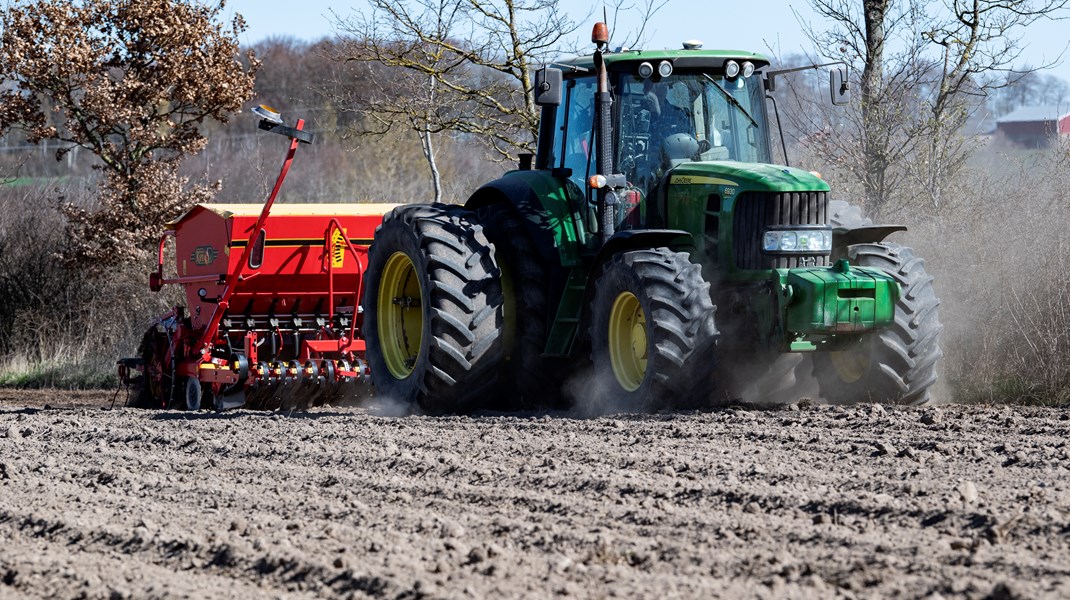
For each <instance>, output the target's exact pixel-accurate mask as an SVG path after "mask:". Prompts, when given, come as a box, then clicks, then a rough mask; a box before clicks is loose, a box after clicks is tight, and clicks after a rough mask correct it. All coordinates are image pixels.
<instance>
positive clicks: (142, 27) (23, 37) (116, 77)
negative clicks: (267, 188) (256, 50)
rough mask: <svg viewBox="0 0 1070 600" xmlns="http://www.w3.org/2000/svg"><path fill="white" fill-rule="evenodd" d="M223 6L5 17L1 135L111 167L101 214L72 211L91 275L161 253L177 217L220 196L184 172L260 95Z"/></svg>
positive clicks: (99, 8)
mask: <svg viewBox="0 0 1070 600" xmlns="http://www.w3.org/2000/svg"><path fill="white" fill-rule="evenodd" d="M223 5H224V3H223V2H219V3H218V4H216V5H214V6H209V5H203V4H200V3H199V2H196V1H184V0H157V1H153V2H129V1H125V0H82V1H76V0H36V1H32V2H22V3H18V4H15V5H11V6H9V7H8V8H7V9H5V10H4V11H3V13H2V21H0V22H2V27H3V34H2V38H0V80H4V81H7V82H9V86H10V87H8V88H5V89H4V91H0V134H2V133H4V132H6V131H8V130H11V129H16V130H21V131H22V132H24V133H25V135H26V137H27V139H28V140H29V141H30V142H31V143H36V142H39V141H41V140H46V139H47V140H58V141H60V142H63V143H64V144H65V146H64V147H63V149H61V150H59V151H58V152H57V159H58V158H61V157H62V156H63V155H64V153H66V152H68V151H69V150H70V149H72V148H75V147H78V148H85V149H86V150H89V151H90V152H92V153H93V154H95V155H96V156H97V157H99V159H100V165H99V168H100V169H102V170H103V171H104V175H105V176H104V180H103V184H102V188H101V193H100V197H99V204H100V207H99V209H97V210H88V209H86V208H85V207H79V206H74V205H72V204H67V205H66V206H65V207H64V211H65V213H66V214H67V217H68V227H69V233H70V236H69V237H70V248H69V251H70V256H71V257H72V258H74V259H77V260H81V261H84V262H85V263H87V264H91V265H105V264H113V263H116V262H122V261H125V260H131V259H134V258H137V257H139V256H142V255H143V254H144V252H146V251H148V250H150V249H151V248H152V247H153V245H154V242H155V239H156V238H157V237H158V235H159V233H160V231H161V230H162V227H163V224H164V223H165V222H166V220H167V219H168V218H171V217H174V216H176V214H177V213H179V212H181V211H182V210H184V209H185V208H187V207H188V206H189V205H190V204H192V203H193V202H194V201H197V200H203V199H206V198H208V197H210V195H211V191H210V189H208V188H206V187H196V188H193V189H189V186H188V182H187V181H186V180H184V179H182V178H180V177H179V176H178V174H177V168H178V165H179V163H180V162H181V160H182V158H183V157H185V156H187V155H191V154H195V153H196V152H198V151H199V150H200V149H201V148H202V147H203V146H204V144H205V139H204V137H203V136H202V135H201V133H200V128H201V127H202V126H203V125H204V124H205V123H206V122H207V121H211V120H215V121H219V122H224V123H225V122H227V121H228V120H229V118H230V116H231V115H232V114H233V113H234V112H236V111H238V110H240V108H241V105H242V103H243V102H244V101H245V100H247V99H248V98H249V97H250V95H251V93H252V88H253V74H254V72H255V69H256V61H255V58H254V57H252V56H251V55H250V56H248V57H247V59H246V61H245V62H244V63H243V62H241V61H239V60H238V59H239V50H238V34H239V33H240V32H241V31H243V30H244V28H245V25H244V21H243V20H242V19H241V17H240V16H236V17H235V18H234V21H233V22H232V23H231V24H230V26H229V27H224V26H223V25H222V24H220V23H219V22H218V18H219V15H220V12H221V10H222V9H223Z"/></svg>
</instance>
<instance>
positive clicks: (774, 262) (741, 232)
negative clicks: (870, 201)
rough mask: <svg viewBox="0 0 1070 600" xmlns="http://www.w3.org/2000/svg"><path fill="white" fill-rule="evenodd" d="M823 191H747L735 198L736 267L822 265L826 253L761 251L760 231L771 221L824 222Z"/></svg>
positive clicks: (826, 219) (826, 218)
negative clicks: (778, 253)
mask: <svg viewBox="0 0 1070 600" xmlns="http://www.w3.org/2000/svg"><path fill="white" fill-rule="evenodd" d="M828 222H829V210H828V193H827V192H783V193H772V192H748V193H746V194H743V195H741V196H740V197H739V199H738V200H736V207H735V218H734V220H733V222H732V253H733V254H734V255H735V257H736V258H735V260H736V268H738V269H790V268H792V267H809V266H817V267H825V266H828V265H829V255H828V254H796V255H792V256H784V255H773V254H766V253H764V252H762V232H763V231H765V229H766V228H767V227H770V226H774V225H828Z"/></svg>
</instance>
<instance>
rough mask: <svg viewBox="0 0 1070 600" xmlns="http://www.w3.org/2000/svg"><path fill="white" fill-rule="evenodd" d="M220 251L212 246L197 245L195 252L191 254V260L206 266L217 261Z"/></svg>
mask: <svg viewBox="0 0 1070 600" xmlns="http://www.w3.org/2000/svg"><path fill="white" fill-rule="evenodd" d="M217 256H219V253H218V252H216V249H215V248H213V247H211V246H197V247H196V248H194V249H193V254H191V255H190V257H189V258H190V260H192V261H193V264H195V265H199V266H202V267H206V266H208V265H210V264H212V263H213V262H215V259H216V257H217Z"/></svg>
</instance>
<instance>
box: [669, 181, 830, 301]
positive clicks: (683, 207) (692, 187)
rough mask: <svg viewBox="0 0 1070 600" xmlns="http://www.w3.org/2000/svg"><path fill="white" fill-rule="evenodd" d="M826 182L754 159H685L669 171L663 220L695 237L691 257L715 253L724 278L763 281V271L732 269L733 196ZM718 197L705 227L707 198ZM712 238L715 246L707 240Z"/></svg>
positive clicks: (819, 186) (812, 188)
mask: <svg viewBox="0 0 1070 600" xmlns="http://www.w3.org/2000/svg"><path fill="white" fill-rule="evenodd" d="M828 191H829V186H828V184H827V183H825V181H824V180H823V179H820V178H819V177H817V176H815V175H814V174H813V173H810V172H808V171H803V170H802V169H796V168H793V167H785V166H781V165H767V164H758V163H739V162H732V161H711V162H695V163H685V164H683V165H680V166H679V167H677V168H675V169H673V170H672V172H671V173H670V174H669V191H668V202H667V209H666V210H667V212H668V224H669V227H671V228H673V229H682V230H684V231H687V232H690V233H691V235H692V236H693V237H694V238H695V241H696V253H695V255H694V256H692V259H694V260H696V261H699V262H703V261H705V260H708V259H706V258H705V256H709V255H711V250H712V251H713V256H716V257H717V262H718V264H719V265H722V266H721V267H719V269H720V270H721V272H722V273H723V276H724V278H725V279H726V280H728V281H763V280H766V279H768V278H769V271H755V270H746V269H737V268H736V266H735V261H734V260H733V257H732V225H733V217H734V214H735V207H736V199H737V198H739V197H740V196H741V195H742V194H746V193H748V192H828ZM713 195H716V196H717V197H719V198H720V211H719V213H718V214H717V223H718V229H717V231H716V232H712V231H708V230H707V229H706V224H707V221H708V219H709V218H710V217H711V216H713V215H712V214H711V213H712V211H708V201H709V198H710V197H711V196H713ZM713 244H716V246H717V247H716V248H712V247H711V246H712V245H713Z"/></svg>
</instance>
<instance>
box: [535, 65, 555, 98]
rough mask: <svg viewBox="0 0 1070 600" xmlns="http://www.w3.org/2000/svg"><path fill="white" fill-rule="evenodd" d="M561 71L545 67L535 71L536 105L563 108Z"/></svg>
mask: <svg viewBox="0 0 1070 600" xmlns="http://www.w3.org/2000/svg"><path fill="white" fill-rule="evenodd" d="M561 83H562V78H561V69H554V68H551V67H543V68H541V69H539V70H538V71H535V104H537V105H539V106H561V87H562V85H561Z"/></svg>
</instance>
